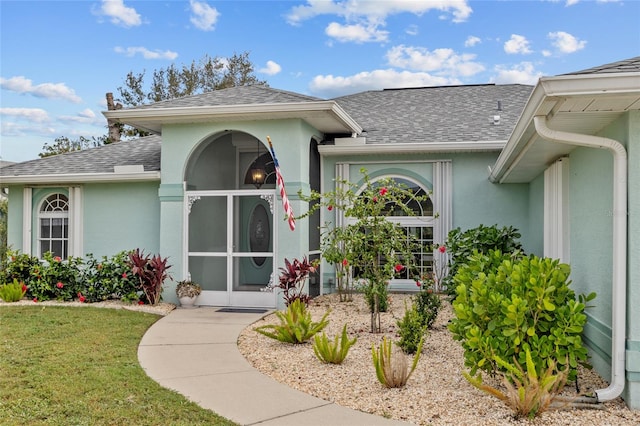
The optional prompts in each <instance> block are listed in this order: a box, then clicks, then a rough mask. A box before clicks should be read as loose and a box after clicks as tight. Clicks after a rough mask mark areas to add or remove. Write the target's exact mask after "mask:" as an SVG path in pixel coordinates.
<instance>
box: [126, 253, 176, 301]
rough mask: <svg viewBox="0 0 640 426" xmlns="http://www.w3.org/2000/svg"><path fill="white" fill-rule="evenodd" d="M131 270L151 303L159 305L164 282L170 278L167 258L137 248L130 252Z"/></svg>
mask: <svg viewBox="0 0 640 426" xmlns="http://www.w3.org/2000/svg"><path fill="white" fill-rule="evenodd" d="M129 263H130V265H131V272H132V273H133V275H134V276H136V277H137V278H138V280H139V283H140V284H139V285H140V290H142V292H143V293H144V295H145V297H146V299H147V301H148V302H149V304H150V305H157V304H158V303H159V302H160V300H161V299H162V284H163V283H164V281H165V280H166V279H167V278H169V274H168V273H167V270H168V269H169V268H170V267H171V265H167V258H166V257H165V258H164V259H163V258H161V257H160V255H158V254H156V255H154V256H150V255H148V254H146V255H145V254H144V251H140V249H135V250H134V251H132V252H131V253H129Z"/></svg>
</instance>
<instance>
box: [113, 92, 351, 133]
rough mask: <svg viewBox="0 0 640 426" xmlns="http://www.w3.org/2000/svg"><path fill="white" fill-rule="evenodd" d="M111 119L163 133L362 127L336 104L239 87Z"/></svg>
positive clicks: (344, 130)
mask: <svg viewBox="0 0 640 426" xmlns="http://www.w3.org/2000/svg"><path fill="white" fill-rule="evenodd" d="M103 115H104V116H105V117H106V118H107V119H109V120H115V121H118V122H120V123H124V124H128V125H131V126H134V127H137V128H139V129H144V130H147V131H149V132H152V133H156V134H160V133H161V132H162V126H163V125H166V124H193V123H216V122H218V123H220V122H225V123H226V122H233V121H255V120H278V119H293V118H298V119H301V120H305V121H306V122H308V123H309V124H310V125H312V126H313V127H315V128H316V129H318V130H319V131H321V132H324V133H349V134H350V133H360V131H362V128H361V127H360V126H359V125H358V124H357V123H356V122H355V121H354V120H353V119H352V118H351V117H349V115H348V114H347V113H345V112H344V111H343V110H342V107H340V106H339V105H338V104H337V103H336V102H334V101H328V100H322V99H318V98H314V97H311V96H306V95H301V94H297V93H292V92H287V91H284V90H278V89H273V88H271V87H267V86H257V85H256V86H237V87H230V88H227V89H221V90H214V91H212V92H208V93H203V94H200V95H193V96H186V97H183V98H176V99H171V100H167V101H162V102H157V103H154V104H150V105H141V106H138V107H134V108H126V109H119V110H112V111H104V112H103Z"/></svg>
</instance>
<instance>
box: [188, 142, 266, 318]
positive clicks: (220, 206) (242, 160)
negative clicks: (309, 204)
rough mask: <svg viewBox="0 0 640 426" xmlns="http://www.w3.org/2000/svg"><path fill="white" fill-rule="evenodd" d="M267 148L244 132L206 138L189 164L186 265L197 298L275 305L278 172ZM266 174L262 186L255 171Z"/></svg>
mask: <svg viewBox="0 0 640 426" xmlns="http://www.w3.org/2000/svg"><path fill="white" fill-rule="evenodd" d="M270 159H271V156H270V155H269V154H268V151H267V149H266V147H265V146H264V145H263V144H262V142H260V141H259V140H258V139H257V138H255V137H254V136H252V135H249V134H247V133H244V132H231V131H229V132H224V133H221V134H217V135H213V136H211V137H210V138H209V139H207V140H205V141H203V142H202V143H201V144H200V145H198V147H197V148H196V149H195V150H194V151H193V152H192V153H191V155H190V157H189V160H188V162H187V166H186V168H185V174H184V181H185V189H186V192H185V195H186V196H185V205H184V209H185V215H184V217H185V223H184V227H185V232H184V235H185V240H186V241H185V245H184V246H185V247H186V251H185V253H184V262H185V263H184V264H185V266H186V268H187V273H188V276H189V277H190V278H191V280H193V281H195V282H197V283H199V284H200V285H201V286H202V288H203V292H202V294H201V295H200V297H199V298H198V303H199V304H202V305H213V306H239V307H240V306H242V307H275V294H274V293H272V292H265V291H264V289H265V288H266V286H267V285H268V284H269V282H270V281H271V280H272V279H274V277H275V276H276V271H275V262H274V258H275V254H276V251H277V247H276V245H277V244H276V238H275V236H276V232H277V229H276V227H277V226H278V223H277V222H278V221H274V220H273V208H274V204H273V203H274V199H275V176H274V175H273V164H272V162H271V161H270ZM256 169H259V170H262V171H263V172H264V177H265V179H264V183H260V181H262V179H261V178H260V179H258V182H254V179H253V178H252V173H255V172H256Z"/></svg>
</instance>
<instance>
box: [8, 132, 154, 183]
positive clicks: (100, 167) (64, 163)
mask: <svg viewBox="0 0 640 426" xmlns="http://www.w3.org/2000/svg"><path fill="white" fill-rule="evenodd" d="M161 139H162V138H161V137H160V136H157V135H153V136H146V137H143V138H139V139H134V140H129V141H121V142H117V143H112V144H109V145H104V146H101V147H98V148H91V149H86V150H84V151H74V152H67V153H65V154H59V155H54V156H51V157H45V158H41V159H38V160H31V161H25V162H22V163H16V164H13V165H11V166H6V167H2V168H0V181H1V180H2V179H1V177H2V176H37V175H56V174H80V173H113V167H114V166H127V165H139V164H142V165H143V166H144V171H145V172H150V171H159V170H160V147H161Z"/></svg>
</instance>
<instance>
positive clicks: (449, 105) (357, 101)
mask: <svg viewBox="0 0 640 426" xmlns="http://www.w3.org/2000/svg"><path fill="white" fill-rule="evenodd" d="M532 89H533V87H532V86H524V85H519V84H508V85H493V84H486V85H474V86H444V87H423V88H414V89H391V90H378V91H368V92H363V93H356V94H354V95H349V96H343V97H340V98H336V99H335V100H336V101H337V102H338V103H339V104H340V105H341V106H342V107H343V108H344V109H345V111H347V113H348V114H349V115H351V116H352V117H353V118H354V119H355V120H356V121H357V122H358V123H359V124H360V125H361V126H362V127H363V128H364V130H365V132H366V133H365V135H366V137H367V143H417V142H462V141H467V142H468V141H497V140H507V139H508V138H509V135H510V134H511V132H512V130H513V126H514V125H515V123H516V121H517V119H518V117H519V116H520V113H521V112H522V109H523V108H524V105H525V104H526V102H527V99H529V95H530V94H531V91H532ZM498 103H500V107H501V110H499V109H498ZM496 115H499V116H500V124H498V125H495V124H494V121H493V119H494V116H496Z"/></svg>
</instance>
